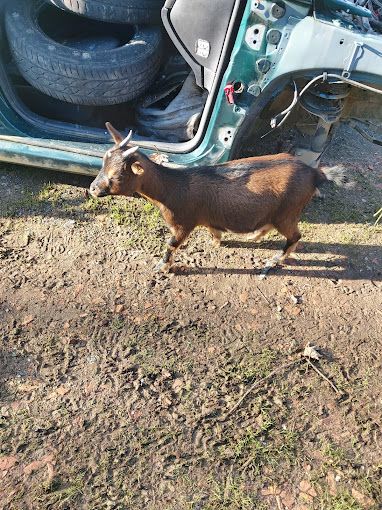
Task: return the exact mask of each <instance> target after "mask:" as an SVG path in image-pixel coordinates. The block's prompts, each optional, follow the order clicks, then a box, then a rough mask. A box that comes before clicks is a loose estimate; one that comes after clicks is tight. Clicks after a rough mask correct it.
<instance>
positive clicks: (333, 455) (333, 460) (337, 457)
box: [321, 442, 346, 468]
mask: <svg viewBox="0 0 382 510" xmlns="http://www.w3.org/2000/svg"><path fill="white" fill-rule="evenodd" d="M321 451H322V454H323V456H324V457H326V458H327V459H328V461H329V464H330V465H331V466H333V467H335V468H336V467H339V466H340V465H341V462H343V461H344V460H345V459H346V454H345V452H344V450H342V449H341V448H339V447H337V446H335V445H334V444H333V443H331V442H327V443H324V444H323V445H322V447H321Z"/></svg>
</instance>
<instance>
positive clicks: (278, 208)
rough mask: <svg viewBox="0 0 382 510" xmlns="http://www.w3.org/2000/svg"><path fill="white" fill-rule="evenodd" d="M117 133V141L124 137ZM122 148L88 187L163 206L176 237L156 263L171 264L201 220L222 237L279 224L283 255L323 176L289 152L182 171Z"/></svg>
mask: <svg viewBox="0 0 382 510" xmlns="http://www.w3.org/2000/svg"><path fill="white" fill-rule="evenodd" d="M111 132H112V131H111ZM114 135H115V133H114ZM114 139H115V142H116V143H119V141H120V138H117V137H115V138H114ZM123 152H124V150H123V149H118V148H117V149H115V150H113V152H111V153H109V155H106V156H105V158H104V166H103V169H102V170H101V172H100V173H99V175H98V176H97V178H96V179H95V180H94V181H93V183H92V185H91V187H90V191H91V193H92V194H93V195H95V196H102V195H104V194H113V195H126V196H131V195H133V194H134V193H139V194H140V195H142V196H144V197H146V198H148V199H149V200H150V201H151V202H153V203H154V204H155V205H157V206H158V207H159V209H160V211H161V214H162V216H163V218H164V220H165V222H166V223H167V225H168V226H169V228H170V230H171V232H172V234H173V236H172V238H171V239H170V241H169V243H168V249H167V252H166V254H165V256H164V258H163V260H162V261H161V262H160V263H159V264H158V269H162V268H164V267H169V266H170V265H171V263H172V255H173V252H174V251H175V250H176V248H178V247H179V246H180V245H181V244H182V243H183V242H184V241H185V240H186V239H187V237H188V236H189V234H190V233H191V232H192V230H194V228H195V227H197V226H199V225H202V226H205V227H207V228H208V229H209V230H210V231H211V233H212V235H213V237H214V241H215V243H217V244H218V243H219V242H220V236H221V232H234V233H240V234H245V233H250V232H254V231H258V232H257V233H256V234H255V236H254V238H255V239H259V238H260V237H262V235H265V234H266V233H267V232H269V230H271V229H272V228H276V229H277V230H278V231H279V232H280V233H281V234H282V235H284V236H285V237H286V238H287V243H286V245H285V247H284V250H283V253H282V257H281V260H283V259H285V258H286V257H287V256H288V255H289V254H290V253H291V251H293V249H294V248H295V247H296V245H297V242H298V240H299V239H300V237H301V234H300V231H299V229H298V225H297V224H298V221H299V218H300V215H301V213H302V211H303V209H304V207H305V206H306V205H307V204H308V203H309V202H310V200H311V198H312V196H313V195H314V193H315V191H316V188H317V186H318V185H319V184H320V183H321V182H322V181H324V180H325V175H324V173H323V172H322V171H321V170H317V169H313V168H310V167H308V166H306V165H305V164H304V163H302V162H300V161H298V160H296V159H295V158H294V157H292V156H291V155H289V154H277V155H274V156H261V157H256V158H248V159H242V160H236V161H230V162H228V163H223V164H220V165H214V166H204V167H195V168H188V169H182V170H180V169H170V168H167V167H164V166H161V165H158V164H156V163H154V162H153V161H150V160H149V159H148V158H147V157H146V156H144V155H143V154H141V153H139V152H135V153H134V154H132V155H128V157H127V158H126V159H124V158H123V156H122V154H123ZM105 190H107V193H105Z"/></svg>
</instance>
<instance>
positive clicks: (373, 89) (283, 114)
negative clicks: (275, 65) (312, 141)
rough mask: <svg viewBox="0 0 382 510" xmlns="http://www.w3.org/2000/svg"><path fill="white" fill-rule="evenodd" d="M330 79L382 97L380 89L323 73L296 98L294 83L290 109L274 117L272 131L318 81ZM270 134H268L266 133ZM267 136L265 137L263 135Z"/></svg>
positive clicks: (284, 119) (309, 83)
mask: <svg viewBox="0 0 382 510" xmlns="http://www.w3.org/2000/svg"><path fill="white" fill-rule="evenodd" d="M328 78H337V79H338V80H340V81H342V82H344V83H349V85H353V86H354V87H358V88H360V89H364V90H368V91H370V92H375V93H376V94H381V95H382V90H380V89H376V88H374V87H370V86H369V85H364V84H363V83H360V82H358V81H355V80H351V79H350V78H346V77H345V76H341V75H339V74H334V73H322V74H320V75H319V76H316V77H315V78H313V79H312V80H310V82H308V83H307V84H306V85H305V87H304V88H303V89H302V90H301V92H300V93H299V94H297V96H296V88H297V87H296V84H295V82H293V84H294V86H295V93H294V97H293V101H292V102H291V104H290V105H289V106H288V108H286V109H285V110H284V111H282V112H281V113H279V114H278V115H276V116H275V117H273V118H272V119H271V128H272V129H275V128H276V127H280V126H281V125H282V124H283V123H284V122H285V121H286V119H287V118H288V116H289V115H290V114H291V112H292V110H293V108H294V107H295V106H296V104H297V103H298V101H299V100H300V98H301V96H302V95H303V94H304V93H305V92H306V91H307V90H308V89H309V88H310V87H311V86H312V85H313V84H314V83H316V82H317V81H318V80H321V79H322V81H323V82H325V81H327V79H328ZM281 116H283V119H282V120H281V121H280V122H279V123H278V124H277V119H278V118H279V117H281ZM266 134H268V133H266ZM263 136H265V135H263Z"/></svg>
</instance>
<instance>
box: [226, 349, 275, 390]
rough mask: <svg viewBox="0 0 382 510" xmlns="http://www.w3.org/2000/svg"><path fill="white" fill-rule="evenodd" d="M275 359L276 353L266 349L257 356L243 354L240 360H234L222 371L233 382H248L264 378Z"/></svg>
mask: <svg viewBox="0 0 382 510" xmlns="http://www.w3.org/2000/svg"><path fill="white" fill-rule="evenodd" d="M277 358H278V353H277V352H276V351H273V350H271V349H269V348H268V347H266V348H265V349H263V350H262V351H261V352H260V353H259V354H253V353H249V354H245V356H244V357H243V358H242V359H239V360H236V359H235V360H234V361H233V362H232V363H229V364H227V366H226V367H224V366H223V367H222V369H223V370H224V372H225V373H226V375H228V376H229V377H230V378H232V379H233V380H234V381H237V382H239V381H240V382H249V381H251V380H253V379H262V378H263V377H266V376H267V375H268V374H269V372H270V371H271V369H272V367H273V366H274V362H275V361H276V359H277Z"/></svg>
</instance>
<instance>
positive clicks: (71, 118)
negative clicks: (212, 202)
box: [0, 0, 382, 175]
mask: <svg viewBox="0 0 382 510" xmlns="http://www.w3.org/2000/svg"><path fill="white" fill-rule="evenodd" d="M0 40H1V45H0V113H1V118H0V160H2V161H6V162H13V163H19V164H27V165H32V166H38V167H45V168H49V169H54V170H60V171H67V172H74V173H82V174H88V175H95V174H97V173H98V171H99V169H100V167H101V165H102V156H103V155H104V153H105V150H106V149H107V148H108V147H110V144H111V143H112V141H111V138H110V135H109V133H108V131H107V130H106V128H105V122H107V121H109V122H111V123H112V124H113V125H114V126H115V127H116V128H117V129H118V130H119V131H121V132H122V133H125V134H127V133H128V132H129V131H130V130H132V132H133V143H134V144H136V145H138V146H139V147H140V149H141V150H142V151H143V152H145V153H146V154H147V155H152V154H153V153H155V154H156V155H157V157H158V155H159V156H160V159H161V161H164V162H165V164H166V165H169V166H174V167H182V166H194V165H198V164H203V165H207V164H213V163H218V162H224V161H227V160H229V159H234V158H237V157H240V156H242V155H260V154H266V153H272V152H277V151H279V149H280V146H279V145H278V144H277V143H276V144H275V143H272V140H273V139H275V137H274V135H275V134H277V133H281V132H282V130H286V131H288V132H293V133H294V135H293V137H292V138H293V140H292V141H293V143H292V142H291V145H292V146H291V147H289V149H290V150H291V151H292V152H293V153H294V154H295V156H296V157H297V158H299V159H301V160H302V161H304V162H305V163H307V164H308V165H311V166H317V165H318V164H319V161H320V157H321V155H322V154H323V152H324V151H325V149H326V147H327V146H328V144H329V143H330V139H331V137H332V136H333V133H334V132H335V129H336V127H337V126H338V124H339V123H340V122H341V121H346V122H350V123H351V125H352V126H354V127H356V129H358V131H359V132H360V133H361V134H363V135H364V136H365V137H366V138H368V139H369V140H371V141H375V142H376V143H380V142H378V140H377V139H376V138H378V136H377V135H378V122H381V121H382V95H381V94H382V1H381V0H357V1H355V2H353V1H352V0H277V1H272V0H219V1H218V2H217V1H212V0H210V1H208V2H206V1H204V0H192V1H190V0H166V1H164V0H123V1H122V0H104V1H100V0H78V1H76V2H72V1H71V0H9V1H8V0H6V1H4V2H1V6H0ZM365 123H366V124H367V125H366V128H365V127H364V124H365ZM362 125H363V126H362ZM374 128H375V130H374V132H376V133H377V135H376V136H374V134H373V129H374ZM370 132H371V134H370Z"/></svg>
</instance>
